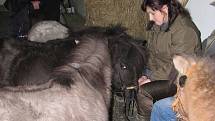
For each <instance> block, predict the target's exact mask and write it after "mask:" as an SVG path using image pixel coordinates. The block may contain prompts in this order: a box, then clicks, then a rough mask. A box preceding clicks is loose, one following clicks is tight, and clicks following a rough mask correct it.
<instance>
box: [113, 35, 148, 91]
mask: <svg viewBox="0 0 215 121" xmlns="http://www.w3.org/2000/svg"><path fill="white" fill-rule="evenodd" d="M114 39H117V40H109V48H110V50H111V56H112V57H111V58H112V67H113V78H112V87H113V91H123V90H125V89H126V88H134V87H138V86H137V85H138V82H137V80H138V79H139V77H140V76H141V74H142V71H143V69H144V67H145V64H146V53H145V48H144V47H143V46H142V45H138V44H137V43H135V42H134V41H132V40H131V38H130V37H129V36H128V35H121V36H119V37H117V38H114Z"/></svg>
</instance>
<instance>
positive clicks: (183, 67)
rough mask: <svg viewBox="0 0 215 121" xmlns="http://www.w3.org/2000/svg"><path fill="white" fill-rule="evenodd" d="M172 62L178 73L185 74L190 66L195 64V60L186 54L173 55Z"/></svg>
mask: <svg viewBox="0 0 215 121" xmlns="http://www.w3.org/2000/svg"><path fill="white" fill-rule="evenodd" d="M173 63H174V66H175V68H176V69H177V70H178V71H179V73H181V74H183V75H185V74H186V72H187V70H188V69H189V67H190V66H192V65H194V64H196V62H195V60H194V59H193V58H192V57H190V56H188V55H175V56H174V57H173Z"/></svg>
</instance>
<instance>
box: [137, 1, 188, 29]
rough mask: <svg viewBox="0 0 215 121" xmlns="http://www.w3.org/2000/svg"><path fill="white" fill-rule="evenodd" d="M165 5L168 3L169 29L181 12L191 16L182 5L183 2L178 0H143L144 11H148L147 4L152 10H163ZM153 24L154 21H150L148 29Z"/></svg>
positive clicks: (183, 14)
mask: <svg viewBox="0 0 215 121" xmlns="http://www.w3.org/2000/svg"><path fill="white" fill-rule="evenodd" d="M163 5H167V7H168V22H169V26H168V28H167V30H168V29H169V27H170V26H171V25H172V23H173V22H174V20H175V18H176V17H177V16H178V15H179V14H180V15H182V16H186V17H188V18H191V17H190V14H189V12H188V11H187V10H186V9H185V8H184V7H183V6H182V5H181V3H179V2H178V0H143V3H142V5H141V8H142V10H143V11H146V7H147V6H148V7H150V8H151V9H152V10H161V8H162V7H163ZM153 25H154V22H152V21H150V22H149V23H148V26H147V29H148V30H150V29H151V28H152V26H153Z"/></svg>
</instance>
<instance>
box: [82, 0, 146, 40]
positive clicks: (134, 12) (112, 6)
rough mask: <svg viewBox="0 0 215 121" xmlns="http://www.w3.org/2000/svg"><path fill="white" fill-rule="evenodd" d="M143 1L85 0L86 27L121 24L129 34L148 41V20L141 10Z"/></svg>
mask: <svg viewBox="0 0 215 121" xmlns="http://www.w3.org/2000/svg"><path fill="white" fill-rule="evenodd" d="M142 1H143V0H85V6H86V25H87V26H109V25H116V24H121V25H122V26H123V27H126V28H128V31H127V33H128V34H130V35H131V36H133V37H135V38H139V39H146V38H147V36H148V32H146V30H145V28H146V27H145V26H146V24H147V21H148V18H147V15H146V13H144V12H143V11H142V10H141V4H142Z"/></svg>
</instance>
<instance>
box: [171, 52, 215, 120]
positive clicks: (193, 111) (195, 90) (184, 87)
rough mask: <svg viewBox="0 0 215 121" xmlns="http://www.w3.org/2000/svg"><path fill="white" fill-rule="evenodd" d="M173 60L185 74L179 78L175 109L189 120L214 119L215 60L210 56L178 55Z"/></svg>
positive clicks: (183, 117) (180, 116)
mask: <svg viewBox="0 0 215 121" xmlns="http://www.w3.org/2000/svg"><path fill="white" fill-rule="evenodd" d="M173 62H174V65H175V68H176V69H177V70H178V71H179V73H180V74H181V75H183V76H181V77H180V78H179V82H178V92H177V98H176V100H175V102H174V103H173V109H174V110H175V111H176V112H178V113H179V118H181V119H182V120H183V119H184V120H189V121H197V120H198V121H210V120H211V121H212V120H214V118H215V103H214V99H215V98H213V97H214V95H215V76H214V73H215V63H214V60H213V59H211V58H209V57H205V58H194V57H191V56H187V55H177V56H175V57H174V59H173ZM202 112H204V113H202Z"/></svg>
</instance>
